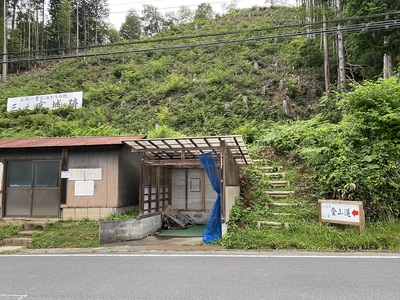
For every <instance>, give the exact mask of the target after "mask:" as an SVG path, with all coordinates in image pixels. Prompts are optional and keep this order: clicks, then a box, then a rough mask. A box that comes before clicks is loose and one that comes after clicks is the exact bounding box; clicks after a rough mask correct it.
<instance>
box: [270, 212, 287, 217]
mask: <svg viewBox="0 0 400 300" xmlns="http://www.w3.org/2000/svg"><path fill="white" fill-rule="evenodd" d="M270 214H271V215H273V216H277V217H291V216H293V214H290V213H282V212H281V213H277V212H275V213H270Z"/></svg>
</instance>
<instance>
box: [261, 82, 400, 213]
mask: <svg viewBox="0 0 400 300" xmlns="http://www.w3.org/2000/svg"><path fill="white" fill-rule="evenodd" d="M399 99H400V80H399V79H398V78H391V79H382V80H379V81H377V82H365V83H364V84H363V85H358V86H355V87H354V91H353V92H350V93H346V94H341V95H337V96H336V97H335V98H333V97H332V98H325V100H323V101H322V102H321V107H320V110H321V112H320V113H319V114H318V115H316V116H315V117H313V118H311V119H310V120H307V121H299V122H293V123H288V124H285V125H280V126H275V127H274V128H273V129H271V130H270V132H269V133H268V134H267V135H266V136H265V137H264V141H265V143H266V144H269V145H272V146H274V147H275V149H276V151H277V152H278V153H280V154H285V155H291V156H292V158H293V159H297V160H298V161H301V162H304V163H306V164H307V167H308V168H309V174H310V176H309V182H308V183H309V192H311V193H312V194H314V195H315V196H317V197H322V198H327V199H348V200H358V201H363V202H364V205H365V207H366V213H367V217H368V219H369V220H371V221H375V220H384V219H390V218H395V219H399V218H400V193H399V190H400V164H399V157H400V147H399V142H400V102H399Z"/></svg>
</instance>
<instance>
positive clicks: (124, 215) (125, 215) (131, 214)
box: [106, 209, 139, 221]
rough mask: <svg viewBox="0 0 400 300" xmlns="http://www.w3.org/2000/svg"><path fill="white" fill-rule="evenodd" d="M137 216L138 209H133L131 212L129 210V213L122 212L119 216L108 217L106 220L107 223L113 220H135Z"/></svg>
mask: <svg viewBox="0 0 400 300" xmlns="http://www.w3.org/2000/svg"><path fill="white" fill-rule="evenodd" d="M138 215H139V210H138V209H133V210H130V211H126V212H123V213H122V214H119V215H116V214H112V215H109V216H108V217H107V218H106V220H107V221H113V220H117V221H122V220H135V219H136V217H137V216H138Z"/></svg>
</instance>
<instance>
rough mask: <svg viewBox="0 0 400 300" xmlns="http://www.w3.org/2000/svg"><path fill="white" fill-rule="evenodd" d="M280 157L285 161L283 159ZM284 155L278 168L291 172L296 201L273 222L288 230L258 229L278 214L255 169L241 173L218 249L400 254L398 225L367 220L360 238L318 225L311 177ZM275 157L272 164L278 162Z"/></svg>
mask: <svg viewBox="0 0 400 300" xmlns="http://www.w3.org/2000/svg"><path fill="white" fill-rule="evenodd" d="M282 158H284V159H283V160H282ZM288 158H289V157H288V156H280V161H279V164H282V163H283V164H284V165H285V168H287V169H288V170H289V174H288V179H290V181H291V182H292V185H293V187H294V188H295V191H296V196H293V197H292V198H291V199H290V202H291V203H295V204H296V205H295V206H293V207H289V208H285V212H286V214H289V216H287V215H286V216H278V217H275V218H274V220H275V221H277V222H288V224H289V225H288V226H287V227H284V226H282V227H280V228H273V227H270V226H262V227H259V226H257V222H258V221H264V220H270V219H271V215H272V214H274V213H275V212H277V210H276V207H274V206H273V205H271V204H272V203H273V201H274V199H272V198H270V197H269V196H267V195H266V194H265V190H266V189H269V188H270V187H269V186H268V180H266V179H265V178H263V176H262V172H263V171H262V169H261V167H260V166H258V165H253V166H251V167H249V168H246V169H244V170H243V175H242V181H243V182H242V183H243V184H242V195H243V196H242V197H241V198H239V199H237V201H236V204H235V205H234V206H233V208H232V210H231V215H230V220H229V225H228V227H229V231H228V234H226V235H225V236H223V237H222V239H221V241H220V243H221V245H223V246H225V247H227V248H228V249H253V250H275V249H293V250H307V251H349V250H350V251H363V250H373V251H399V250H400V235H399V231H400V221H399V220H394V219H391V220H383V221H374V222H372V221H367V223H366V229H365V231H364V232H362V233H360V229H359V228H358V227H356V226H350V225H340V224H327V223H319V220H318V208H317V202H316V201H315V199H314V197H313V195H312V193H310V192H309V191H308V192H307V190H308V184H309V181H310V177H309V176H307V174H306V173H304V170H305V169H304V166H302V165H301V163H300V162H299V161H296V162H295V164H293V160H290V161H288V160H287V159H288ZM276 159H277V157H276V156H275V159H274V160H273V161H270V162H271V163H272V164H274V163H275V162H276Z"/></svg>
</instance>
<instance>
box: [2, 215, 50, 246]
mask: <svg viewBox="0 0 400 300" xmlns="http://www.w3.org/2000/svg"><path fill="white" fill-rule="evenodd" d="M50 222H55V221H53V220H49V219H46V220H42V219H38V220H21V219H12V220H2V222H1V223H0V226H1V225H2V224H12V225H15V226H19V227H20V228H21V230H20V231H19V233H18V234H17V235H15V236H12V237H9V238H5V239H3V240H2V241H0V246H21V247H24V248H28V247H29V245H30V243H31V242H32V233H33V231H40V230H43V229H44V227H45V226H46V224H47V223H50Z"/></svg>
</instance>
